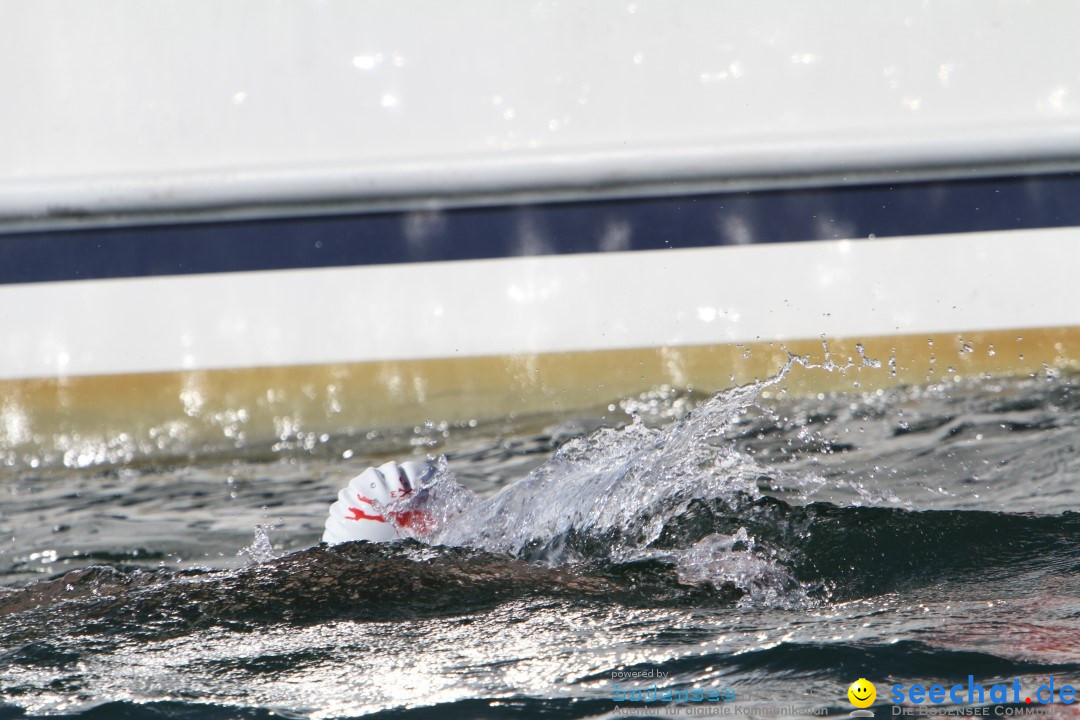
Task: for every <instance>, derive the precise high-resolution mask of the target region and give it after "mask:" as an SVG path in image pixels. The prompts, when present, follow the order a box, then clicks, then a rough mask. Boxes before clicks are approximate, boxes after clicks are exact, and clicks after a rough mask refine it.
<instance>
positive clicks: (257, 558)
mask: <svg viewBox="0 0 1080 720" xmlns="http://www.w3.org/2000/svg"><path fill="white" fill-rule="evenodd" d="M270 527H271V526H270V525H256V526H255V539H254V540H252V541H251V544H250V545H248V546H246V547H244V548H243V549H241V550H240V552H238V553H236V554H237V555H246V556H247V558H248V560H249V561H250V562H251V563H252V564H253V565H257V564H259V563H264V562H269V561H270V560H273V559H275V558H276V557H277V552H276V551H275V550H274V544H273V543H272V542H271V541H270V532H269V531H270Z"/></svg>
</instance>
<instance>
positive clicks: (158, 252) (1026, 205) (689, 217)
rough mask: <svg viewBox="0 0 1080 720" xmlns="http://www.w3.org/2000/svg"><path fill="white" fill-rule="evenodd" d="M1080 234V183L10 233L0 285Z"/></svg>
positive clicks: (954, 184)
mask: <svg viewBox="0 0 1080 720" xmlns="http://www.w3.org/2000/svg"><path fill="white" fill-rule="evenodd" d="M1073 225H1080V174H1076V173H1069V174H1056V175H1038V176H1024V177H1002V178H986V179H977V180H961V181H956V180H953V181H936V182H923V183H908V184H897V185H864V186H838V187H825V188H809V189H798V190H769V191H751V192H738V193H734V192H727V193H714V194H704V195H691V196H665V197H652V198H628V199H623V200H602V201H600V200H597V201H580V202H557V203H556V202H553V203H543V204H533V205H502V206H493V207H472V208H457V209H448V210H444V211H429V212H392V213H368V214H352V215H319V216H309V217H290V218H272V219H263V220H244V221H221V222H212V223H190V224H175V225H157V226H138V227H119V228H101V227H99V228H91V229H82V230H62V231H40V232H22V233H16V234H8V235H0V283H3V284H10V283H28V282H46V281H57V280H83V279H91V278H119V277H142V276H156V275H185V274H193V273H220V272H242V271H254V270H278V269H286V268H315V267H340V266H353V265H378V264H386V263H411V262H431V261H444V260H474V259H481V258H498V257H515V256H523V255H559V254H570V253H582V252H601V251H629V250H654V249H660V248H689V247H709V246H717V245H735V244H745V243H757V242H767V243H769V242H795V241H814V240H826V239H835V238H866V237H869V236H876V237H890V236H901V235H927V234H938V233H959V232H976V231H992V230H1017V229H1025V228H1049V227H1065V226H1073Z"/></svg>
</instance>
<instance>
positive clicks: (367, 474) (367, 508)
mask: <svg viewBox="0 0 1080 720" xmlns="http://www.w3.org/2000/svg"><path fill="white" fill-rule="evenodd" d="M434 473H435V468H434V467H433V466H432V465H429V464H428V463H424V462H403V463H401V465H398V464H397V463H394V462H388V463H386V464H384V465H380V466H379V467H377V468H374V467H369V468H368V469H367V470H365V471H364V472H362V473H360V474H359V475H357V476H356V477H354V478H353V479H352V480H350V481H349V484H348V485H346V486H345V487H343V488H341V491H340V492H339V493H338V499H337V501H336V502H334V504H333V505H331V506H330V515H329V516H328V517H327V518H326V530H325V531H324V532H323V536H322V539H323V542H325V543H329V544H330V545H337V544H338V543H343V542H350V541H352V540H367V541H368V542H389V541H391V540H396V539H397V538H398V537H399V534H398V528H399V527H407V528H410V529H412V530H416V531H417V532H419V533H423V532H425V531H426V530H427V528H428V525H429V518H428V516H427V515H426V514H425V513H423V512H421V511H415V510H413V511H405V512H393V511H387V510H386V508H387V507H388V506H390V504H391V503H392V502H393V501H395V500H398V499H400V498H403V497H405V496H407V495H411V494H412V493H413V491H414V490H416V489H417V488H418V487H420V485H421V483H423V482H424V481H426V480H428V479H429V478H430V477H431V476H432V475H433V474H434ZM388 514H389V517H387V515H388Z"/></svg>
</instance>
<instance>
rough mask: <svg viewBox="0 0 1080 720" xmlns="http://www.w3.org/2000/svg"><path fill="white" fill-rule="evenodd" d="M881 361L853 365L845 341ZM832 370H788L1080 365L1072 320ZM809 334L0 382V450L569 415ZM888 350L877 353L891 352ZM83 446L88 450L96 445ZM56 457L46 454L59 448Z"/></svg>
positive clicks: (704, 383) (751, 374)
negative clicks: (658, 345)
mask: <svg viewBox="0 0 1080 720" xmlns="http://www.w3.org/2000/svg"><path fill="white" fill-rule="evenodd" d="M857 343H859V344H861V345H862V346H863V353H864V354H865V356H866V357H867V358H869V359H871V360H873V361H877V362H879V363H880V367H871V366H869V365H863V364H860V363H861V357H860V354H859V351H858V348H857V347H856V345H857ZM827 346H828V350H829V353H830V359H831V360H832V362H834V363H836V364H837V365H848V364H850V365H851V366H850V367H848V368H847V369H846V370H843V371H832V372H829V371H826V370H822V369H806V368H802V367H795V368H794V369H793V370H792V372H791V373H789V375H788V376H787V378H786V379H785V383H784V384H785V385H786V386H787V387H788V388H789V391H792V392H794V393H798V394H805V393H818V392H833V391H868V390H874V389H877V388H883V387H888V386H892V385H898V384H919V383H925V382H928V381H935V380H941V379H943V378H948V377H952V376H960V377H965V376H973V375H980V374H983V373H989V374H991V375H1022V374H1027V373H1031V372H1037V371H1040V370H1042V369H1044V367H1046V366H1049V367H1053V368H1059V369H1076V368H1077V367H1078V365H1080V327H1067V328H1041V329H1024V330H996V331H992V332H975V333H948V334H945V333H939V334H931V335H907V336H883V337H873V338H865V339H859V340H854V339H830V340H829V341H828V343H827ZM788 352H791V353H794V354H797V355H802V356H807V357H809V359H810V360H811V361H812V362H815V363H819V364H820V363H824V362H825V355H824V353H825V349H824V347H823V344H822V341H821V340H797V341H790V342H784V343H780V342H768V343H765V342H762V343H749V344H745V345H734V344H728V345H725V344H720V345H708V346H691V347H675V348H644V349H630V350H604V351H591V352H569V353H553V354H527V355H507V356H493V357H468V358H443V359H435V360H401V361H390V362H359V363H343V364H331V365H299V366H289V367H260V368H243V369H227V370H198V371H177V372H160V373H143V374H127V375H100V376H85V377H72V378H45V379H30V380H4V381H0V461H6V462H8V463H9V464H20V465H21V464H23V463H24V462H25V461H27V460H28V459H31V458H39V459H40V461H41V462H45V463H47V464H51V463H53V462H57V461H64V462H65V463H66V464H69V465H70V464H95V463H97V462H101V461H106V462H108V461H116V460H117V459H118V458H119V459H134V458H136V457H138V456H141V455H144V454H152V455H160V454H161V453H165V454H170V453H171V452H183V453H189V452H204V451H214V450H218V449H224V448H229V447H240V446H246V445H252V444H258V443H266V442H270V441H273V440H274V439H279V438H280V439H284V438H295V437H296V435H297V433H298V432H301V433H304V434H305V435H306V434H308V433H313V434H314V436H316V437H318V436H322V435H323V434H329V435H337V434H342V433H347V432H358V431H366V430H371V429H388V428H401V427H412V426H414V425H418V424H421V423H423V422H425V421H434V422H436V423H439V422H444V421H445V422H451V423H460V422H467V421H470V420H477V421H485V420H491V419H499V418H506V417H512V416H515V417H523V416H526V415H532V414H552V413H554V414H557V415H560V414H572V413H573V412H575V411H580V410H584V409H589V408H595V407H597V406H600V405H602V404H607V403H609V402H611V401H613V400H618V399H622V398H625V397H628V396H632V395H635V394H637V393H640V392H642V391H645V390H649V389H652V388H655V387H657V386H663V385H668V386H674V387H677V388H685V387H688V386H690V387H693V388H694V389H695V390H698V391H706V392H711V391H715V390H719V389H722V388H724V387H728V386H730V385H731V382H732V378H734V381H735V382H736V383H739V384H742V383H746V382H750V381H752V380H755V379H762V378H766V377H769V376H771V375H775V374H776V373H777V372H778V371H779V369H780V368H781V367H782V366H783V365H784V363H785V362H786V360H787V357H788V355H787V353H788ZM890 360H892V362H891V363H890ZM94 448H98V451H95V450H94ZM65 454H66V456H67V457H61V456H62V455H65Z"/></svg>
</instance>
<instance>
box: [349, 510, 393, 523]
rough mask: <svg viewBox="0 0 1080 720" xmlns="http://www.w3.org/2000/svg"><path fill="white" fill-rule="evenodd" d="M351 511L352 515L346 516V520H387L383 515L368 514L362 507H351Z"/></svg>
mask: <svg viewBox="0 0 1080 720" xmlns="http://www.w3.org/2000/svg"><path fill="white" fill-rule="evenodd" d="M349 512H351V513H352V517H347V518H345V519H346V520H374V521H375V522H386V518H384V517H383V516H382V515H368V514H367V513H366V512H364V511H363V510H361V509H360V508H354V507H351V508H349Z"/></svg>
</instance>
